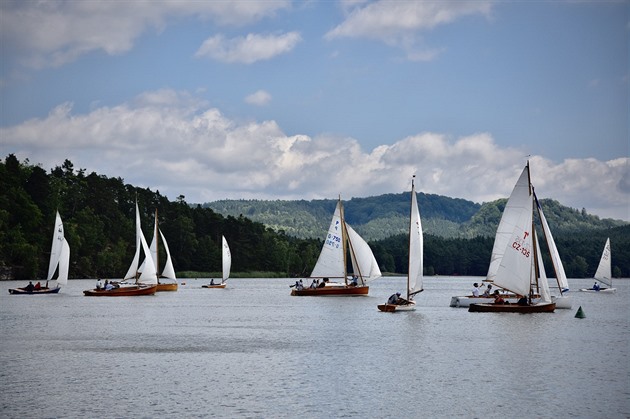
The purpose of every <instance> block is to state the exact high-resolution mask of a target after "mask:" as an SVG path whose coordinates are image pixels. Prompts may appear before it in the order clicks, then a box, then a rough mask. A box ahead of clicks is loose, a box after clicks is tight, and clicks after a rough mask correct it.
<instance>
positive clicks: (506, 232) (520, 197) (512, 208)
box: [486, 165, 532, 281]
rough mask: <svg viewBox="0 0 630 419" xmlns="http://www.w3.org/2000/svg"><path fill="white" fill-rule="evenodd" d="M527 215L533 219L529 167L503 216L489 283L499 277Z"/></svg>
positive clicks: (493, 253)
mask: <svg viewBox="0 0 630 419" xmlns="http://www.w3.org/2000/svg"><path fill="white" fill-rule="evenodd" d="M525 213H528V214H529V216H530V217H531V213H532V202H531V196H530V190H529V165H527V166H525V168H524V169H523V172H522V173H521V176H520V177H519V179H518V181H517V182H516V186H514V189H513V190H512V194H511V195H510V198H509V199H508V201H507V204H506V205H505V209H504V210H503V215H502V217H501V221H500V222H499V227H498V228H497V233H496V236H495V238H494V246H493V247H492V256H491V257H490V266H489V267H488V274H487V275H486V280H487V281H494V279H495V277H496V276H497V271H498V270H499V265H500V264H501V260H502V259H503V255H504V254H505V252H506V250H507V249H508V247H509V246H511V245H512V241H513V239H514V232H515V229H516V228H520V229H523V225H522V224H523V220H522V218H523V217H524V214H525ZM525 215H526V214H525ZM530 228H531V223H530V226H529V227H527V229H528V230H529V229H530Z"/></svg>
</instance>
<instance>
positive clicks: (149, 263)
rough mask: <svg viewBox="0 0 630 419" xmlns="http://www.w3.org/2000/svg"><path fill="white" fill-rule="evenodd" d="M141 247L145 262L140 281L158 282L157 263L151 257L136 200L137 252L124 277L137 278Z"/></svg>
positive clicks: (145, 282) (147, 282) (146, 282)
mask: <svg viewBox="0 0 630 419" xmlns="http://www.w3.org/2000/svg"><path fill="white" fill-rule="evenodd" d="M140 247H142V250H143V252H144V255H145V263H143V264H142V273H141V274H140V277H139V278H138V282H141V283H144V284H157V272H156V270H155V263H154V262H153V258H152V257H151V252H150V250H149V245H148V244H147V241H146V240H145V239H144V235H143V234H142V228H141V226H140V210H139V209H138V203H137V202H136V253H135V255H134V257H133V261H132V262H131V266H129V270H128V271H127V273H126V274H125V277H124V279H131V278H135V277H136V274H137V273H138V272H140V271H139V269H138V264H139V262H140Z"/></svg>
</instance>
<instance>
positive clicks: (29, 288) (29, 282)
mask: <svg viewBox="0 0 630 419" xmlns="http://www.w3.org/2000/svg"><path fill="white" fill-rule="evenodd" d="M34 290H35V285H33V282H32V281H28V285H27V286H25V287H24V291H26V292H33V291H34Z"/></svg>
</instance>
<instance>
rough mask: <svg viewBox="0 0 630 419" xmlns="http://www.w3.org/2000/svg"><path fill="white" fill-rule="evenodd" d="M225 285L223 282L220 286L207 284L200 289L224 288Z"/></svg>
mask: <svg viewBox="0 0 630 419" xmlns="http://www.w3.org/2000/svg"><path fill="white" fill-rule="evenodd" d="M226 285H227V284H226V283H225V282H224V283H222V284H212V285H211V284H207V285H202V286H201V288H225V286H226Z"/></svg>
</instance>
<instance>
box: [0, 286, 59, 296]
mask: <svg viewBox="0 0 630 419" xmlns="http://www.w3.org/2000/svg"><path fill="white" fill-rule="evenodd" d="M60 289H61V287H56V288H40V289H38V290H33V291H27V290H25V289H24V288H11V289H9V294H11V295H40V294H57V293H58V292H59V290H60Z"/></svg>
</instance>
